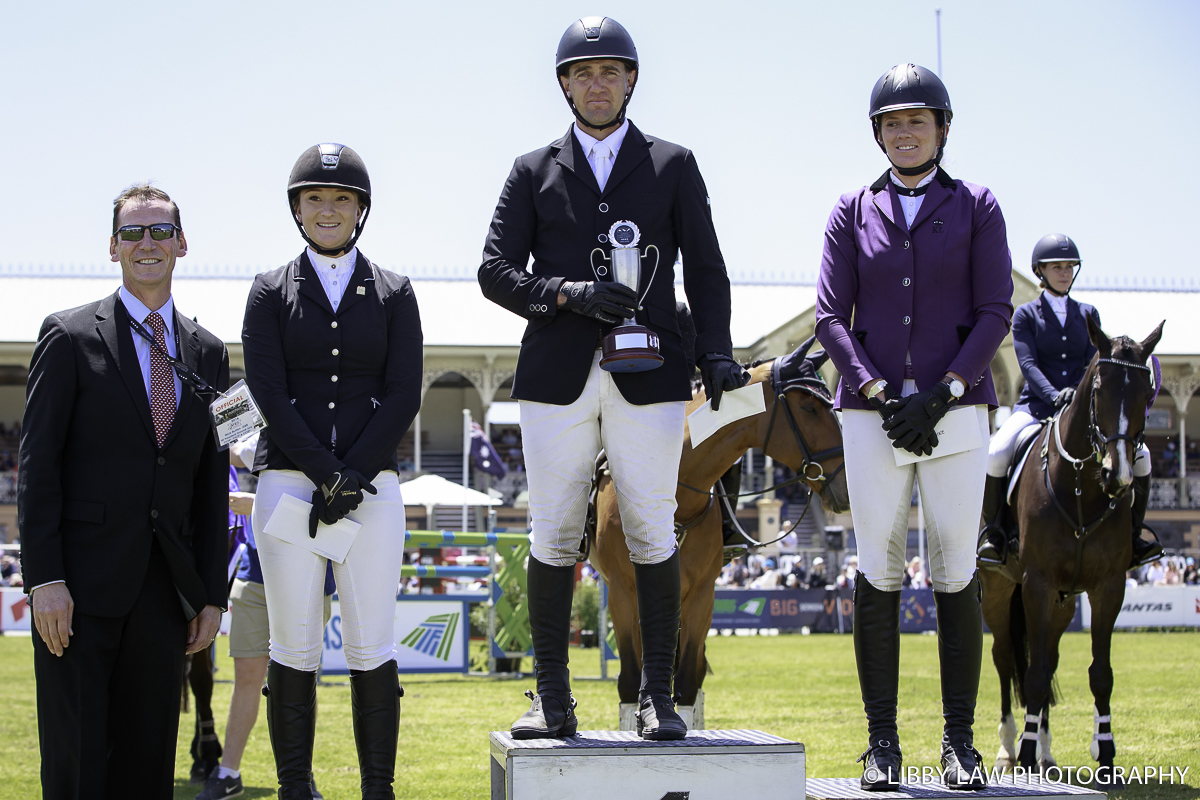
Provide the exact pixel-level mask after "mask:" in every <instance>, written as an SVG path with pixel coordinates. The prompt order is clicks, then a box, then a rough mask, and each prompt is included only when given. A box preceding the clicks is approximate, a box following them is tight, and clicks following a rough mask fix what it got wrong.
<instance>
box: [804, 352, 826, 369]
mask: <svg viewBox="0 0 1200 800" xmlns="http://www.w3.org/2000/svg"><path fill="white" fill-rule="evenodd" d="M805 360H806V361H808V363H810V364H812V366H813V369H820V368H821V366H822V365H823V364H824V363H825V362H826V361H828V360H829V353H827V352H826V351H824V350H818V351H817V352H815V353H813V354H812V355H811V356H805Z"/></svg>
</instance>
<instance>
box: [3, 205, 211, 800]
mask: <svg viewBox="0 0 1200 800" xmlns="http://www.w3.org/2000/svg"><path fill="white" fill-rule="evenodd" d="M109 253H110V256H111V257H112V260H113V261H116V262H119V263H120V264H121V276H122V285H121V287H120V289H119V290H118V291H117V292H116V293H114V294H113V295H111V296H109V297H106V298H104V299H103V300H99V301H97V302H94V303H89V304H88V305H85V306H81V307H79V308H75V309H71V310H69V311H61V312H59V313H57V314H52V315H50V316H49V317H47V318H46V321H45V322H44V323H43V324H42V330H41V333H40V334H39V336H38V343H37V347H36V348H35V349H34V354H33V361H32V364H31V366H30V370H29V386H28V394H27V399H26V410H25V425H24V429H23V431H22V437H21V452H20V470H19V476H18V485H17V503H18V525H19V528H20V531H21V542H22V549H21V560H22V566H23V570H24V574H25V576H26V581H25V585H26V590H27V591H28V592H29V594H30V598H31V604H32V606H33V621H34V625H35V627H36V629H37V632H36V634H35V635H34V637H33V648H34V674H35V676H36V679H37V704H38V735H39V740H40V743H41V755H42V790H43V796H44V797H46V798H85V797H87V798H90V797H97V798H100V797H104V798H108V797H137V798H169V797H171V796H172V791H173V784H174V770H175V740H176V734H177V732H178V727H179V696H180V683H181V678H182V674H183V658H184V654H185V653H194V652H197V651H200V650H203V649H204V648H206V647H208V645H209V644H210V643H211V642H212V641H213V639H214V637H215V636H216V633H217V627H218V625H219V623H220V619H221V612H222V610H224V607H225V603H226V593H227V588H226V572H225V569H226V557H227V553H226V546H227V545H226V536H227V530H226V524H227V518H226V481H227V472H228V466H227V461H226V459H225V458H224V454H222V453H220V452H219V451H218V450H217V446H216V442H215V440H214V437H213V434H212V430H211V427H210V424H209V415H208V408H207V405H208V403H209V402H210V401H211V399H212V393H211V392H210V391H208V390H211V389H212V388H213V387H215V388H216V389H220V390H224V389H225V388H227V385H228V382H229V359H228V355H227V354H226V352H225V347H224V345H223V344H222V343H221V341H220V340H219V339H217V338H216V337H214V336H213V335H212V334H211V333H209V332H208V331H206V330H204V329H203V328H201V327H200V326H198V325H197V324H196V323H195V322H193V321H192V320H189V319H188V318H187V317H185V316H183V315H182V314H178V313H176V312H175V308H174V301H173V300H172V298H171V273H172V271H173V269H174V266H175V259H176V258H178V257H181V256H183V255H184V254H186V253H187V242H186V240H185V239H184V235H183V229H182V228H181V227H180V220H179V209H178V208H177V207H176V205H175V204H174V203H173V202H172V201H171V199H170V197H168V196H167V195H166V193H164V192H162V191H161V190H159V189H155V188H153V187H150V186H148V185H146V184H140V185H135V186H132V187H130V188H129V189H126V190H125V191H124V192H122V193H121V194H120V195H119V196H118V197H117V199H116V200H115V201H114V207H113V236H112V239H111V242H110V244H109ZM135 324H140V326H141V330H142V331H144V332H145V333H146V336H145V337H144V336H142V335H141V334H140V332H136V331H134V330H133V329H132V328H133V327H134V326H135ZM147 337H149V338H152V339H153V342H151V341H149V340H148V338H147ZM163 351H166V355H164V353H163ZM175 358H178V359H179V361H181V362H182V365H184V366H183V367H181V368H173V367H174V361H173V359H175ZM181 376H183V378H185V379H181Z"/></svg>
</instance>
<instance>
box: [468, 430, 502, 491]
mask: <svg viewBox="0 0 1200 800" xmlns="http://www.w3.org/2000/svg"><path fill="white" fill-rule="evenodd" d="M471 459H472V461H474V462H475V469H477V470H480V471H482V472H486V473H488V474H489V475H495V476H496V477H497V478H503V477H504V475H505V474H506V473H507V472H508V470H507V469H505V467H504V462H503V461H501V460H500V454H499V453H497V452H496V448H494V447H492V443H491V442H490V441H488V438H487V434H486V433H484V432H483V428H482V427H480V425H479V423H478V422H472V423H471Z"/></svg>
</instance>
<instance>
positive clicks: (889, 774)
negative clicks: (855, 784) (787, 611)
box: [854, 572, 902, 792]
mask: <svg viewBox="0 0 1200 800" xmlns="http://www.w3.org/2000/svg"><path fill="white" fill-rule="evenodd" d="M854 659H855V661H857V662H858V685H859V688H860V689H861V690H862V699H863V709H864V710H865V711H866V712H867V739H868V742H867V751H866V752H865V753H863V754H862V756H861V757H860V758H859V759H858V760H859V761H862V762H864V763H863V774H862V778H861V779H860V784H861V786H862V788H863V789H865V790H866V791H869V792H894V791H897V790H899V788H900V769H901V766H902V759H901V754H900V734H899V732H898V731H897V730H896V694H897V687H898V685H899V683H900V593H899V592H881V591H880V590H878V589H876V588H875V587H874V586H872V585H871V584H870V582H869V581H868V580H867V578H866V576H865V575H863V574H862V573H861V572H860V573H858V575H857V576H856V577H855V579H854Z"/></svg>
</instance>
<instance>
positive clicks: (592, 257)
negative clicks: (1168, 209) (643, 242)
mask: <svg viewBox="0 0 1200 800" xmlns="http://www.w3.org/2000/svg"><path fill="white" fill-rule="evenodd" d="M655 249H656V250H657V249H658V248H655ZM596 253H599V254H600V267H599V268H597V267H596ZM607 260H608V256H606V255H604V251H603V250H601V249H600V248H599V247H593V248H592V252H590V253H588V263H589V264H591V266H592V274H593V275H595V276H596V280H604V276H605V275H607V274H608V267H606V266H604V262H605V261H607Z"/></svg>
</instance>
